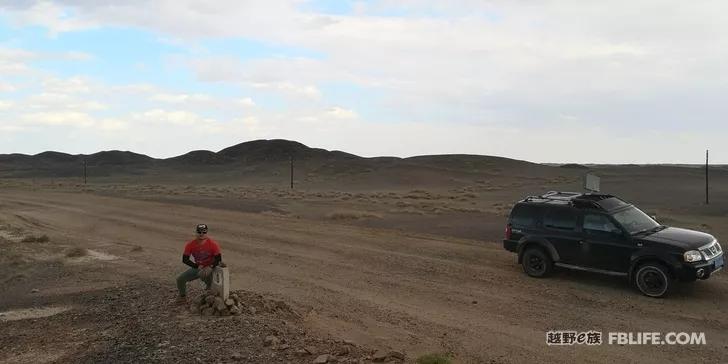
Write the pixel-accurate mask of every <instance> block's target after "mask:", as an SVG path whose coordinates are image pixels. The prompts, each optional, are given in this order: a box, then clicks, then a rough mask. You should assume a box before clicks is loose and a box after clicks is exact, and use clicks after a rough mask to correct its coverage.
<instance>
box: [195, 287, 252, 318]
mask: <svg viewBox="0 0 728 364" xmlns="http://www.w3.org/2000/svg"><path fill="white" fill-rule="evenodd" d="M190 312H192V313H193V314H201V315H202V316H231V315H232V316H237V315H240V313H241V312H243V304H242V302H241V301H240V297H238V295H236V294H235V293H233V294H230V296H229V297H228V299H226V300H223V299H222V297H220V296H217V295H215V293H213V292H210V291H206V292H205V293H203V294H202V295H201V296H199V297H197V298H195V300H194V301H193V302H192V303H191V304H190Z"/></svg>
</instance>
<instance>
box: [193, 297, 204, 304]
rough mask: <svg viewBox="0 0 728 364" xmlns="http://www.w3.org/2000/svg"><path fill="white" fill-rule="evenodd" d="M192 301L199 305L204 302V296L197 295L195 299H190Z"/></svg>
mask: <svg viewBox="0 0 728 364" xmlns="http://www.w3.org/2000/svg"><path fill="white" fill-rule="evenodd" d="M192 302H193V303H194V304H196V305H198V306H199V305H201V304H203V303H204V302H205V296H198V297H196V298H195V300H194V301H192Z"/></svg>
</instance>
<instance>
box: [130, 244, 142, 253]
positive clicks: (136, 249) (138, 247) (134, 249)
mask: <svg viewBox="0 0 728 364" xmlns="http://www.w3.org/2000/svg"><path fill="white" fill-rule="evenodd" d="M143 250H144V248H142V247H141V246H139V245H137V246H135V247H133V248H131V251H132V252H133V253H136V252H140V251H143Z"/></svg>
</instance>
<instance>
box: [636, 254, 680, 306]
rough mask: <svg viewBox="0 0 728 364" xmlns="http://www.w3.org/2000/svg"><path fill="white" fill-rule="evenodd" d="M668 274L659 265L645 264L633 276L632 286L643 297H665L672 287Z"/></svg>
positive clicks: (665, 269) (663, 267)
mask: <svg viewBox="0 0 728 364" xmlns="http://www.w3.org/2000/svg"><path fill="white" fill-rule="evenodd" d="M672 281H673V280H672V278H671V277H670V272H669V271H668V270H667V268H665V266H663V265H662V264H660V263H657V262H654V263H653V262H650V263H645V264H643V265H641V266H639V268H637V271H636V272H635V275H634V284H635V286H637V289H639V290H640V292H642V294H644V295H645V296H649V297H655V298H661V297H665V296H666V295H667V293H668V292H669V291H670V289H671V288H672V286H673V282H672Z"/></svg>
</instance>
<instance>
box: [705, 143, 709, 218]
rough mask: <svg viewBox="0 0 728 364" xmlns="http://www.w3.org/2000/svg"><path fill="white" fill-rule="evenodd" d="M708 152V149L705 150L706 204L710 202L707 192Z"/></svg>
mask: <svg viewBox="0 0 728 364" xmlns="http://www.w3.org/2000/svg"><path fill="white" fill-rule="evenodd" d="M709 153H710V150H706V151H705V204H706V205H709V204H710V198H709V194H708V165H709V164H708V157H709V156H710V155H709Z"/></svg>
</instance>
